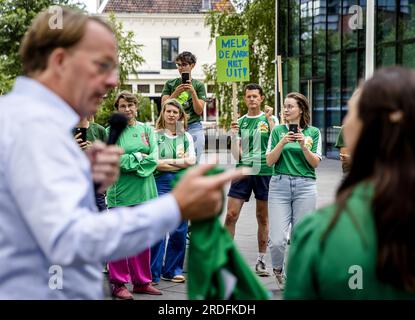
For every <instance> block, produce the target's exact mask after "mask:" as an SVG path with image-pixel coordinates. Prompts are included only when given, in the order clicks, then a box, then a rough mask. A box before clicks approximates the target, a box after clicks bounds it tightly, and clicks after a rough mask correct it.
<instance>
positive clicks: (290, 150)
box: [266, 92, 321, 290]
mask: <svg viewBox="0 0 415 320" xmlns="http://www.w3.org/2000/svg"><path fill="white" fill-rule="evenodd" d="M283 108H284V119H285V123H286V124H283V125H279V126H276V127H274V129H273V130H272V133H271V136H270V139H269V143H268V149H267V155H266V159H267V164H268V165H269V166H272V167H273V176H272V178H271V181H270V184H269V196H268V212H269V223H270V233H269V238H270V239H269V240H270V242H269V248H270V253H271V262H272V267H273V272H274V276H275V279H276V283H277V286H278V287H279V289H280V290H283V289H284V287H285V267H284V256H285V249H286V245H287V240H288V232H289V229H290V226H291V229H293V228H294V227H295V225H296V224H297V222H298V221H300V220H301V219H302V218H303V217H304V215H305V214H306V213H308V212H310V211H312V210H314V209H315V206H316V199H317V187H316V172H315V168H316V167H317V166H318V165H319V163H320V161H321V134H320V131H319V129H318V128H316V127H313V126H311V125H310V106H309V103H308V100H307V98H306V97H305V96H304V95H302V94H300V93H297V92H292V93H289V94H288V95H287V96H286V98H285V101H284V106H283Z"/></svg>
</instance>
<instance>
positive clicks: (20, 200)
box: [0, 77, 180, 299]
mask: <svg viewBox="0 0 415 320" xmlns="http://www.w3.org/2000/svg"><path fill="white" fill-rule="evenodd" d="M78 122H79V116H78V115H77V114H76V113H75V112H74V110H73V109H72V108H71V107H70V106H69V105H68V104H67V103H66V102H65V101H64V100H63V99H61V98H60V97H59V96H58V95H56V94H55V93H54V92H52V91H51V90H49V89H48V88H46V87H45V86H43V85H42V84H40V83H39V82H37V81H35V80H33V79H30V78H26V77H19V78H18V79H17V80H16V84H15V86H14V88H13V91H12V92H11V93H10V94H8V95H6V96H3V97H0V299H102V298H103V297H104V295H103V275H102V266H103V263H104V262H105V261H112V260H117V259H120V258H122V257H126V256H132V255H135V254H137V253H139V252H140V251H142V250H144V249H145V248H148V247H150V246H151V245H153V244H154V243H156V242H157V241H158V240H160V239H161V238H162V237H163V236H164V235H165V234H166V233H167V232H169V231H172V230H174V229H175V228H176V227H177V225H178V224H179V222H180V212H179V208H178V205H177V202H176V200H175V199H174V197H173V196H171V195H167V196H163V197H160V198H158V199H155V200H153V201H149V202H148V203H145V204H143V205H140V206H137V207H130V208H115V209H113V211H112V214H99V213H98V212H97V209H96V206H95V198H94V189H93V184H92V181H91V173H90V163H89V161H88V159H87V157H86V156H85V155H84V153H83V152H82V151H81V149H80V148H79V146H78V144H77V143H76V141H75V140H74V138H73V136H72V132H71V130H72V128H73V127H74V126H75V125H76V124H77V123H78Z"/></svg>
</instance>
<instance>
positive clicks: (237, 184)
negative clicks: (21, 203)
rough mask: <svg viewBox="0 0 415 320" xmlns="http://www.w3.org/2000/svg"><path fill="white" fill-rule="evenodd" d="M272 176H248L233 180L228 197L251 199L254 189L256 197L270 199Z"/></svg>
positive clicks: (263, 199) (264, 199)
mask: <svg viewBox="0 0 415 320" xmlns="http://www.w3.org/2000/svg"><path fill="white" fill-rule="evenodd" d="M270 180H271V176H248V177H246V178H244V179H241V180H238V181H233V182H232V184H231V187H230V189H229V193H228V197H232V198H236V199H242V200H245V201H246V202H248V201H249V198H250V197H251V194H252V191H253V192H254V194H255V199H257V200H262V201H268V191H269V181H270Z"/></svg>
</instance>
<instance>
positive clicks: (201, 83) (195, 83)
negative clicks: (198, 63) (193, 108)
mask: <svg viewBox="0 0 415 320" xmlns="http://www.w3.org/2000/svg"><path fill="white" fill-rule="evenodd" d="M192 83H193V86H194V85H197V86H203V87H205V84H204V83H203V82H202V81H200V80H197V79H192Z"/></svg>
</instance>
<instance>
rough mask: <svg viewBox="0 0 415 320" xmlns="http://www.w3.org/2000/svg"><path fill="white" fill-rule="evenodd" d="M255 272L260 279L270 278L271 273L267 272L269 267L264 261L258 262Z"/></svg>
mask: <svg viewBox="0 0 415 320" xmlns="http://www.w3.org/2000/svg"><path fill="white" fill-rule="evenodd" d="M255 272H256V274H257V275H259V276H260V277H269V272H268V271H267V266H266V265H265V262H264V261H260V260H258V261H257V263H256V265H255Z"/></svg>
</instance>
